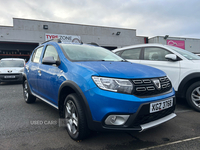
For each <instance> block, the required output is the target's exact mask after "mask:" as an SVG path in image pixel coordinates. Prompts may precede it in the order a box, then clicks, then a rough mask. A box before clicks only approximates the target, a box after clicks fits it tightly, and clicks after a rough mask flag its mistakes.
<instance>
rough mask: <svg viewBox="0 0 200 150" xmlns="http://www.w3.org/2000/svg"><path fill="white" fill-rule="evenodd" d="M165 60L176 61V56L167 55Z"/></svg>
mask: <svg viewBox="0 0 200 150" xmlns="http://www.w3.org/2000/svg"><path fill="white" fill-rule="evenodd" d="M165 58H166V59H168V60H171V61H177V60H178V59H177V56H176V55H175V54H167V55H165Z"/></svg>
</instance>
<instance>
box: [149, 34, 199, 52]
mask: <svg viewBox="0 0 200 150" xmlns="http://www.w3.org/2000/svg"><path fill="white" fill-rule="evenodd" d="M149 43H160V44H164V45H172V46H176V47H179V48H182V49H185V50H188V51H190V52H193V53H200V39H194V38H182V37H170V36H168V35H166V36H156V37H152V38H149Z"/></svg>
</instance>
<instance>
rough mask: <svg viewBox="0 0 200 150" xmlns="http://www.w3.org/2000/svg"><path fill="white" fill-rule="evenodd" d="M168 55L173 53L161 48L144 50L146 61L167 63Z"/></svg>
mask: <svg viewBox="0 0 200 150" xmlns="http://www.w3.org/2000/svg"><path fill="white" fill-rule="evenodd" d="M167 54H172V53H171V52H169V51H167V50H165V49H162V48H159V47H148V48H145V49H144V60H154V61H167V59H165V55H167Z"/></svg>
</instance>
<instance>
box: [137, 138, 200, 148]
mask: <svg viewBox="0 0 200 150" xmlns="http://www.w3.org/2000/svg"><path fill="white" fill-rule="evenodd" d="M196 139H200V136H198V137H194V138H189V139H185V140H180V141H175V142H171V143H167V144H162V145H158V146H152V147H147V148H142V149H139V150H149V149H153V148H160V147H163V146H168V145H174V144H178V143H182V142H187V141H192V140H196Z"/></svg>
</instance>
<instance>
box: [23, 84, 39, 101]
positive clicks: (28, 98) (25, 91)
mask: <svg viewBox="0 0 200 150" xmlns="http://www.w3.org/2000/svg"><path fill="white" fill-rule="evenodd" d="M23 95H24V100H25V102H26V103H29V104H30V103H34V102H35V101H36V97H35V96H33V95H32V94H31V93H30V89H29V85H28V82H27V80H25V81H24V83H23Z"/></svg>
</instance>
